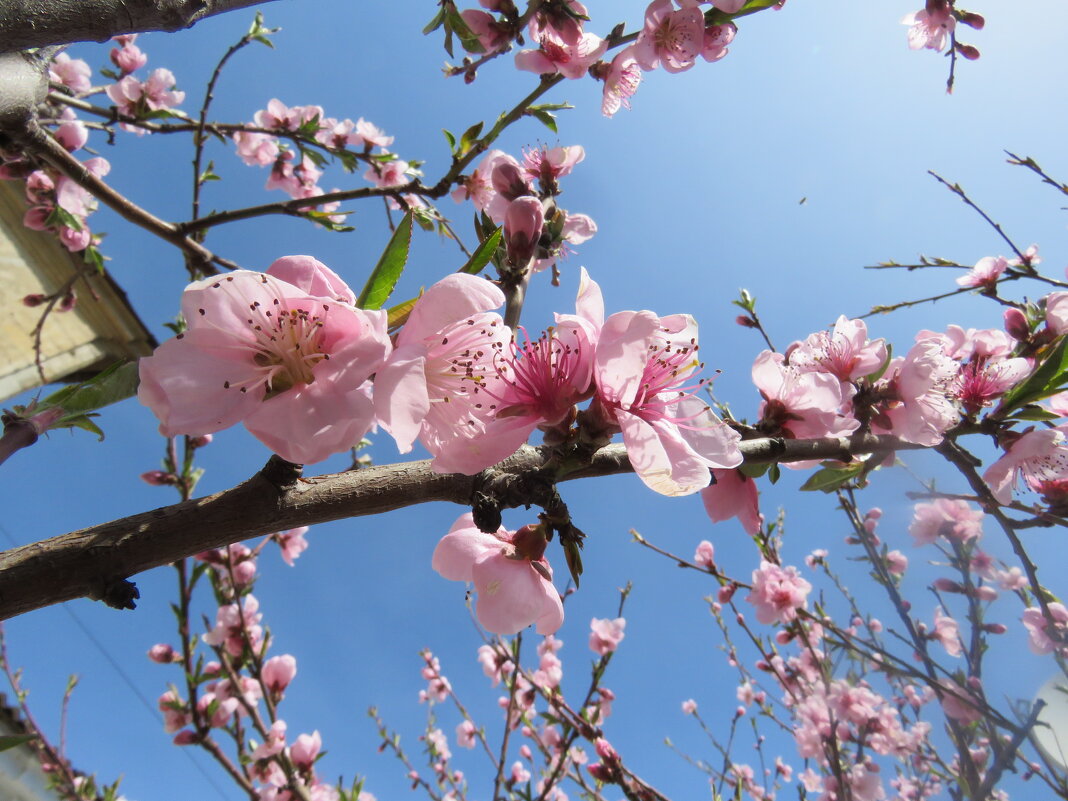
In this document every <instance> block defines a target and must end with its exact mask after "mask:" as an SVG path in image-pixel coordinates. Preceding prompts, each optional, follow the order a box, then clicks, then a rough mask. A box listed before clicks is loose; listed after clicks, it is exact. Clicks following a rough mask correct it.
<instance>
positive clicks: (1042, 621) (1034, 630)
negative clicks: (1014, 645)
mask: <svg viewBox="0 0 1068 801" xmlns="http://www.w3.org/2000/svg"><path fill="white" fill-rule="evenodd" d="M1046 608H1047V609H1049V614H1050V617H1051V618H1052V619H1053V626H1054V631H1055V636H1054V637H1051V636H1050V624H1049V622H1048V621H1047V620H1046V616H1045V614H1043V612H1042V609H1041V608H1039V607H1037V606H1032V607H1030V608H1028V609H1025V610H1024V613H1023V624H1024V627H1025V628H1026V629H1027V636H1028V640H1027V644H1028V646H1029V647H1030V648H1031V650H1032V651H1034V652H1035V653H1036V654H1049V653H1053V650H1054V649H1055V648H1057V649H1062V650H1063V648H1064V644H1065V642H1066V641H1068V609H1066V608H1065V606H1064V604H1062V603H1059V602H1058V601H1051V602H1049V603H1047V604H1046Z"/></svg>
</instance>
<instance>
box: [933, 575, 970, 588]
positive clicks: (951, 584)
mask: <svg viewBox="0 0 1068 801" xmlns="http://www.w3.org/2000/svg"><path fill="white" fill-rule="evenodd" d="M933 586H934V588H935V589H936V590H938V591H939V592H964V588H963V587H961V586H960V584H958V583H957V582H955V581H953V580H952V579H948V578H945V577H944V576H943V577H941V578H936V579H935V580H934V585H933Z"/></svg>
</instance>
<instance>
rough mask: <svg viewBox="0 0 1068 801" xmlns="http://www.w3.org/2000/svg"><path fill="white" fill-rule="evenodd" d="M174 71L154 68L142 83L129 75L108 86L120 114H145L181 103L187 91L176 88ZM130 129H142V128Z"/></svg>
mask: <svg viewBox="0 0 1068 801" xmlns="http://www.w3.org/2000/svg"><path fill="white" fill-rule="evenodd" d="M174 85H175V78H174V73H172V72H171V71H170V70H168V69H162V68H161V69H157V70H153V71H152V73H151V74H150V75H149V76H148V79H147V80H146V81H144V83H142V82H141V81H139V80H137V79H136V78H134V77H133V76H132V75H127V76H126V77H125V78H122V79H120V80H119V81H118V83H113V84H112V85H111V86H109V87H108V88H107V95H108V97H109V98H111V102H113V103H114V104H115V105H116V106H118V108H119V113H120V114H125V115H127V116H130V117H139V116H143V115H144V114H145V113H147V112H149V111H161V110H164V109H171V108H174V107H175V106H178V105H181V103H182V101H184V100H185V92H182V91H179V90H177V89H175V88H174ZM128 130H134V131H135V132H136V131H141V130H143V129H141V128H131V129H128Z"/></svg>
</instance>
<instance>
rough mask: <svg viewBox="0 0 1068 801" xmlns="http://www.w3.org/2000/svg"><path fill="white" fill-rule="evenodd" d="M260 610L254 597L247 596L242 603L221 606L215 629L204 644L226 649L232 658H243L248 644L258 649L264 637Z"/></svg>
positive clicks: (205, 637)
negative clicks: (242, 655)
mask: <svg viewBox="0 0 1068 801" xmlns="http://www.w3.org/2000/svg"><path fill="white" fill-rule="evenodd" d="M259 608H260V603H259V601H257V600H256V598H255V596H253V595H246V596H245V597H244V598H242V599H241V601H240V603H232V604H225V605H223V606H220V607H219V609H218V611H217V612H216V613H215V628H213V629H212V630H211V631H209V632H208V633H207V634H205V635H203V640H204V642H206V643H207V644H208V645H214V646H217V647H222V648H225V649H226V652H227V653H228V654H230V656H241V654H242V653H244V651H245V645H246V642H247V643H248V644H249V645H251V646H252V648H253V649H256V648H257V647H258V645H259V643H260V640H261V639H262V637H263V627H262V626H261V625H260V619H261V618H262V617H263V615H262V614H260V612H259Z"/></svg>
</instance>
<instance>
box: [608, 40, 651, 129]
mask: <svg viewBox="0 0 1068 801" xmlns="http://www.w3.org/2000/svg"><path fill="white" fill-rule="evenodd" d="M641 82H642V69H641V65H640V64H639V63H638V59H637V56H636V55H635V51H634V46H633V45H632V46H630V47H627V48H624V49H623V50H621V51H619V53H617V54H616V57H615V58H613V59H612V63H611V64H609V65H608V71H607V72H606V73H605V75H604V99H603V100H602V101H601V113H602V114H604V115H605V116H606V117H611V116H612V115H614V114H615V113H616V112H617V111H619V110H620V109H621V108H625V109H630V99H631V97H633V96H634V93H635V92H637V91H638V86H640V85H641Z"/></svg>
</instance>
